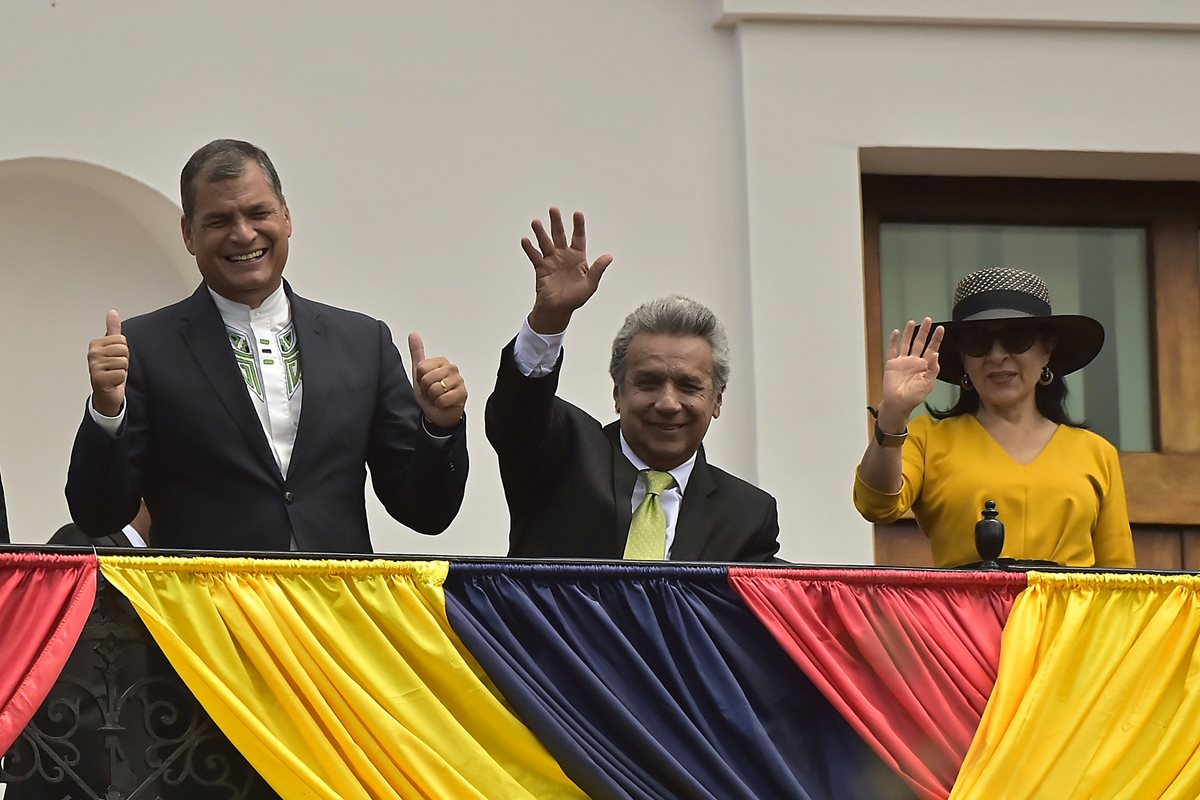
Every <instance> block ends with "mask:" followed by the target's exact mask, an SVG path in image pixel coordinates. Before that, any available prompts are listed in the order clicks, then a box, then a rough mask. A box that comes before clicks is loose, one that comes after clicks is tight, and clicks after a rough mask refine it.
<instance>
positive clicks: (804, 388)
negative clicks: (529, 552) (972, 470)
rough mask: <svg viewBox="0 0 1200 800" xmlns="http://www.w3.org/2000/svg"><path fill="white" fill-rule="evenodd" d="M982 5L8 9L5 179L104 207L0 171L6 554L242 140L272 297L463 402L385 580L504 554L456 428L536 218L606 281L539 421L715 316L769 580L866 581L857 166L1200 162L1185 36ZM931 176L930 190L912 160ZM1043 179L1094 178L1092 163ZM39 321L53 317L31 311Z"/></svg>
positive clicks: (727, 420)
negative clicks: (191, 201)
mask: <svg viewBox="0 0 1200 800" xmlns="http://www.w3.org/2000/svg"><path fill="white" fill-rule="evenodd" d="M998 5H999V4H996V3H985V2H982V1H981V0H959V2H954V3H947V2H942V1H940V0H911V2H906V3H885V4H881V3H879V2H868V0H843V2H838V3H830V2H820V1H818V0H726V2H716V1H715V0H714V1H713V2H710V3H707V4H706V3H697V2H695V1H694V0H656V2H644V1H639V0H613V1H612V2H605V3H595V2H584V1H583V0H572V1H570V2H550V0H515V1H514V2H508V3H502V4H501V3H485V2H465V1H463V0H460V1H459V2H439V3H420V2H403V3H388V2H382V0H376V1H375V2H360V3H356V4H343V5H342V6H339V7H338V10H337V11H336V12H334V11H332V10H331V8H332V7H329V6H326V5H321V4H298V3H283V2H266V1H265V0H248V1H243V2H232V1H231V0H219V1H218V2H211V3H203V4H201V3H191V4H184V3H161V2H157V3H156V2H149V0H118V1H117V2H110V3H88V2H83V0H54V2H49V1H47V0H43V2H36V3H35V2H26V0H18V2H13V3H4V4H2V5H0V75H3V76H4V77H3V78H2V79H0V109H3V112H2V113H3V120H4V124H3V129H2V130H3V133H2V135H0V162H4V161H6V160H9V159H27V158H31V157H44V158H51V159H61V160H65V161H67V162H70V161H77V162H83V163H85V164H90V165H97V166H98V167H101V168H104V169H106V170H112V171H115V172H116V173H120V174H122V175H124V176H128V177H127V178H118V177H111V176H110V177H111V180H101V179H97V180H98V183H97V184H96V185H92V186H90V187H87V188H86V191H82V190H81V191H80V192H79V193H75V192H74V191H73V190H72V189H71V188H70V187H71V186H72V185H74V184H79V183H80V181H81V180H82V179H81V178H79V174H82V173H78V174H76V173H72V171H71V170H70V169H69V168H67V167H62V165H61V164H60V165H59V166H58V167H53V168H51V167H48V166H47V162H19V163H22V164H25V165H26V167H28V166H29V165H30V164H33V165H34V166H35V167H36V166H37V165H39V164H40V165H41V167H40V168H45V169H46V170H47V171H46V172H45V176H44V177H45V180H42V179H38V178H31V177H30V176H29V174H28V172H25V173H21V175H18V174H17V173H16V172H13V171H12V169H10V170H8V171H6V170H5V169H3V168H0V206H2V208H3V210H4V213H3V214H0V253H2V256H0V274H3V275H4V281H5V284H4V285H5V289H6V291H5V292H3V293H2V297H0V314H4V315H5V317H6V319H9V320H10V324H11V321H13V320H16V321H17V323H19V324H20V326H21V329H22V333H21V335H22V336H26V337H28V338H30V339H33V338H34V336H35V334H32V333H29V331H31V330H38V329H39V325H51V326H53V328H54V331H53V335H52V336H51V337H50V338H51V339H52V340H53V341H52V343H51V344H48V345H47V347H46V348H45V349H46V351H47V352H52V353H53V354H54V358H45V359H34V358H30V357H28V356H22V358H23V359H24V360H19V359H16V360H14V359H13V358H11V357H10V359H9V360H8V361H7V362H6V363H5V367H6V369H8V370H9V371H10V373H12V372H14V364H15V365H17V367H16V371H19V373H20V374H19V382H20V385H21V386H24V387H32V386H36V387H38V389H37V391H36V392H34V391H32V390H31V389H29V388H25V389H24V390H20V391H14V389H13V388H12V386H11V385H10V389H9V392H7V393H6V394H7V398H6V399H5V400H4V401H3V403H2V404H0V468H2V470H3V475H4V482H5V486H6V488H7V489H8V494H9V498H8V499H9V514H10V520H11V523H12V525H13V529H14V534H15V537H16V539H18V540H20V541H42V540H44V539H45V537H46V536H47V535H48V534H49V533H50V532H51V531H52V530H53V529H54V528H55V527H57V525H58V524H59V523H60V522H61V521H63V520H65V518H66V510H65V504H64V503H63V501H62V488H61V487H62V482H63V476H64V475H65V469H66V463H67V456H68V446H69V442H70V439H71V436H72V434H73V431H74V428H75V426H76V425H77V424H78V417H79V410H80V406H81V404H82V401H83V396H84V393H85V387H86V372H85V364H84V357H83V354H84V350H85V347H86V343H87V339H88V338H90V336H92V335H95V332H98V331H99V330H100V328H99V326H100V324H101V323H102V318H103V313H104V310H105V309H106V308H108V307H110V306H116V307H118V308H120V309H122V310H123V311H126V312H127V313H130V312H136V311H142V310H146V309H148V308H151V307H154V306H156V305H159V304H162V303H166V302H169V301H172V300H174V299H177V298H178V297H181V296H182V295H183V294H185V293H187V292H188V291H190V289H191V288H192V286H193V285H194V281H195V277H194V274H192V273H190V272H189V269H191V265H190V264H189V263H188V259H187V256H186V253H185V251H184V250H183V248H182V245H181V244H179V245H175V244H173V243H174V242H175V241H176V238H177V231H176V227H175V225H176V223H175V221H174V220H173V219H172V217H173V214H174V213H175V211H174V210H173V209H172V208H171V207H170V206H169V203H168V201H170V202H175V200H176V196H177V186H176V184H177V180H178V173H179V169H180V167H181V166H182V163H183V161H184V160H185V159H186V158H187V156H188V155H189V154H190V153H191V152H192V151H193V150H194V149H195V148H196V147H198V146H199V145H201V144H203V143H204V142H206V141H208V140H209V139H212V138H216V137H219V136H235V137H239V138H247V139H250V140H253V141H256V142H258V143H259V144H261V145H263V146H264V147H266V148H267V149H268V151H269V152H270V153H271V155H272V156H273V158H274V159H275V161H276V164H277V166H278V167H279V169H280V171H281V174H282V177H283V183H284V189H285V191H286V193H287V196H288V199H289V204H290V206H291V210H292V213H293V218H294V220H295V223H296V232H295V236H294V237H293V242H292V250H291V262H290V264H289V266H288V273H287V274H288V276H289V278H290V279H291V280H292V282H293V285H294V286H295V288H296V289H297V291H299V292H300V293H302V294H306V295H308V296H311V297H314V298H319V299H321V300H324V301H327V302H332V303H335V304H339V305H344V306H347V307H352V308H357V309H360V310H363V311H366V312H368V313H371V314H374V315H376V316H379V317H381V318H383V319H385V320H387V321H388V322H389V323H391V325H392V327H393V330H394V332H395V333H396V335H397V338H398V339H400V340H402V339H403V336H404V334H405V333H406V332H407V331H408V330H410V329H416V330H419V331H421V333H422V334H424V336H425V339H426V342H427V344H428V346H429V347H430V349H431V351H441V352H444V353H446V354H447V355H449V356H451V357H452V358H454V359H455V360H456V361H457V362H458V363H459V365H460V366H461V368H462V370H463V372H464V374H465V375H466V377H467V379H468V382H469V386H470V388H471V401H470V403H469V406H468V410H469V416H470V426H471V440H470V444H471V455H472V461H473V464H472V474H471V480H470V484H469V486H468V494H467V501H466V505H465V507H464V510H463V513H462V514H461V516H460V517H459V519H458V520H457V521H456V522H455V524H454V525H453V527H452V528H451V530H450V531H449V532H447V533H446V534H444V535H443V536H441V537H439V538H437V539H425V538H423V537H420V536H417V535H415V534H411V533H408V532H406V531H404V530H403V529H401V528H400V527H399V526H397V525H395V524H394V523H391V522H390V520H388V519H387V518H386V516H385V515H383V514H382V512H381V511H380V510H379V509H378V508H374V509H373V512H372V525H373V530H374V536H375V540H376V544H377V546H378V548H379V549H381V550H389V551H398V552H421V553H451V554H453V553H486V554H498V553H502V552H503V551H504V549H505V537H504V531H505V529H506V516H505V509H504V504H503V497H502V493H501V490H500V484H499V479H498V476H497V474H496V466H495V459H494V456H493V455H492V453H491V450H490V448H489V447H488V446H487V443H486V441H485V439H484V437H483V425H482V409H483V403H484V400H485V398H486V396H487V394H488V392H489V391H490V388H491V384H492V379H493V376H494V370H495V363H496V354H497V353H498V351H499V348H500V346H501V345H502V344H503V343H504V342H505V341H507V339H508V338H509V337H510V336H511V335H512V334H513V332H514V331H515V329H516V327H517V325H518V324H519V321H520V319H521V317H522V315H523V314H524V313H525V311H526V310H527V308H528V305H529V303H530V301H531V296H532V295H531V292H532V287H531V281H530V269H529V267H528V265H527V263H526V262H525V259H524V256H523V255H522V253H521V252H520V248H519V246H518V244H517V243H518V240H519V239H520V237H521V236H522V235H524V234H525V232H526V230H527V225H528V221H529V220H530V219H531V218H532V217H533V216H535V215H540V214H544V213H545V208H546V206H547V205H549V204H558V205H561V206H562V207H564V208H566V209H573V208H581V209H583V210H584V211H585V212H587V214H588V219H589V230H590V231H591V233H592V253H593V255H598V254H599V253H601V252H606V251H607V252H611V253H613V254H614V255H615V256H616V257H617V260H616V263H615V264H614V266H613V267H612V269H611V270H609V272H608V276H607V277H606V278H605V283H604V285H603V286H602V287H601V292H600V294H599V295H597V297H596V298H595V299H594V300H593V302H592V304H591V305H590V306H589V307H588V308H587V309H585V310H584V311H583V312H582V313H581V314H580V315H578V317H577V318H576V321H575V323H574V324H573V327H572V330H571V334H570V337H569V340H568V361H567V366H566V371H565V374H564V380H563V392H564V394H565V396H567V397H569V398H570V399H572V400H573V401H575V402H576V403H578V404H580V405H583V406H585V407H586V408H588V409H589V410H591V411H593V412H594V413H595V414H597V415H598V416H600V417H602V418H608V416H609V415H610V413H611V401H610V393H611V387H610V386H609V383H608V380H607V377H606V374H605V365H606V363H607V347H608V342H609V340H610V338H611V335H612V333H613V332H614V331H615V329H616V327H617V326H618V324H619V322H620V320H621V318H622V317H623V315H624V314H625V313H626V312H627V311H628V310H629V309H630V308H632V307H633V306H634V305H636V304H637V303H638V302H640V301H641V300H643V299H645V298H647V297H650V296H653V295H657V294H663V293H667V292H675V291H681V292H685V293H688V294H691V295H693V296H695V297H697V298H699V299H701V300H703V301H705V302H707V303H709V304H710V305H712V306H713V307H714V308H715V309H716V310H717V311H718V313H719V314H720V315H721V316H722V317H723V319H724V320H725V322H726V324H727V326H728V328H729V332H730V335H731V338H732V340H733V344H734V358H735V361H734V376H733V383H732V384H731V387H730V390H729V392H728V395H727V397H726V404H725V409H724V413H723V414H722V416H721V419H720V420H719V421H718V422H717V423H716V424H715V425H714V427H713V429H712V431H711V433H710V435H709V439H708V449H709V453H710V458H711V460H712V461H713V462H715V463H718V464H720V465H722V466H724V467H726V468H728V469H730V470H731V471H733V472H735V473H738V474H742V475H744V476H746V477H748V478H749V479H751V480H758V481H759V482H761V483H762V484H763V485H764V486H765V487H766V488H768V489H769V490H771V491H772V492H773V493H775V494H776V495H777V496H778V497H779V500H780V507H781V513H782V520H783V525H784V534H783V539H782V541H783V550H782V554H783V555H784V556H785V557H788V558H791V559H796V560H806V561H823V562H842V563H854V562H867V561H870V560H871V547H870V532H869V528H868V526H866V525H865V524H864V523H863V522H862V521H861V520H860V519H858V517H857V515H856V514H855V513H854V511H853V509H852V507H851V505H850V501H849V491H850V476H851V471H852V469H853V466H854V464H855V463H856V461H857V459H858V456H859V454H860V452H861V448H862V445H863V439H864V434H865V427H866V426H865V417H864V412H863V410H862V406H863V405H864V404H865V402H866V401H867V400H868V398H867V397H866V391H865V385H866V382H865V374H864V365H863V359H864V343H863V306H862V277H861V276H862V253H861V238H862V234H861V219H860V214H861V210H860V205H859V190H858V186H859V183H858V179H859V159H860V149H862V148H870V150H869V151H868V160H872V161H873V162H874V163H876V164H882V165H885V166H886V165H889V164H890V165H892V166H893V167H894V166H895V164H896V163H905V160H906V159H907V163H923V164H931V163H939V164H943V165H946V164H950V165H952V166H950V167H949V168H948V169H949V171H951V172H953V171H956V170H957V169H958V167H955V166H953V164H965V165H966V166H965V167H963V169H964V170H966V171H970V169H971V165H972V164H973V163H976V162H975V160H974V159H973V158H972V156H971V152H972V151H977V150H980V149H983V150H998V151H1040V153H1039V155H1038V156H1037V158H1034V157H1032V156H1031V157H1030V158H1029V159H1027V160H1026V161H1025V162H1023V161H1022V156H1021V155H1020V153H1019V152H1018V153H1016V154H1015V155H1014V154H1013V153H1011V152H1009V153H1007V156H1006V158H1007V160H1005V164H1006V166H1005V169H1006V171H1007V172H1009V173H1010V174H1012V173H1016V174H1020V173H1021V171H1022V166H1021V164H1022V163H1028V164H1030V165H1031V166H1029V167H1028V169H1029V170H1031V174H1040V172H1039V169H1040V168H1039V167H1037V166H1036V164H1037V163H1039V160H1040V163H1041V164H1043V165H1044V164H1045V163H1046V159H1047V158H1049V159H1051V160H1053V155H1052V154H1053V152H1054V151H1074V152H1076V153H1078V152H1084V153H1085V154H1086V153H1088V152H1090V151H1094V152H1096V153H1102V154H1110V153H1142V152H1149V153H1158V154H1165V155H1160V156H1158V157H1157V160H1156V161H1155V162H1154V163H1155V165H1156V170H1157V172H1156V174H1155V176H1159V177H1166V176H1169V175H1170V173H1171V164H1173V163H1174V162H1173V159H1176V158H1178V159H1180V163H1185V164H1186V165H1187V168H1188V169H1189V170H1190V173H1191V174H1192V175H1194V174H1196V169H1195V167H1196V160H1195V157H1194V156H1191V157H1189V158H1187V159H1183V158H1182V157H1181V156H1179V155H1176V154H1184V153H1187V154H1194V153H1196V152H1197V151H1198V145H1197V143H1198V142H1200V135H1198V134H1200V112H1198V111H1197V110H1196V109H1195V107H1194V105H1192V104H1190V103H1189V98H1190V95H1191V92H1190V91H1189V90H1190V89H1191V88H1192V84H1193V83H1194V82H1195V81H1196V80H1197V78H1196V76H1197V75H1200V47H1198V46H1197V45H1198V44H1200V41H1197V36H1198V34H1197V33H1196V31H1197V29H1200V15H1197V14H1196V13H1195V12H1194V11H1192V10H1191V9H1190V6H1189V5H1188V4H1183V3H1176V2H1164V3H1157V4H1154V7H1153V8H1150V9H1147V10H1145V11H1144V13H1142V12H1137V11H1135V10H1131V9H1133V8H1134V7H1133V6H1131V5H1130V4H1128V3H1114V2H1108V0H1106V1H1105V2H1100V3H1096V2H1091V3H1084V2H1079V0H1045V1H1044V2H1036V3H1032V2H1023V3H1017V4H1006V5H1005V6H1003V7H1002V8H998ZM715 25H716V26H715ZM934 151H936V152H953V154H954V158H942V159H941V160H940V161H939V160H938V158H934V159H932V160H931V159H929V158H925V159H922V158H921V157H920V154H921V153H928V152H934ZM1047 151H1048V152H1049V153H1050V154H1051V155H1049V156H1048V155H1047ZM914 154H916V155H914ZM893 155H894V156H895V157H893ZM983 162H988V163H994V162H995V159H992V160H991V161H990V162H989V159H987V158H983V159H981V160H980V163H983ZM54 163H59V162H54ZM1071 163H1072V164H1073V165H1074V166H1073V167H1072V170H1073V172H1072V174H1085V175H1093V174H1094V175H1096V176H1102V175H1105V174H1107V173H1108V171H1109V170H1112V173H1113V174H1116V173H1117V172H1119V170H1118V169H1117V166H1116V165H1117V164H1118V161H1114V160H1112V159H1111V157H1109V156H1107V155H1104V156H1096V157H1093V158H1083V159H1082V160H1081V159H1080V157H1078V156H1072V160H1071ZM1121 163H1124V164H1126V166H1127V162H1121ZM2 166H3V165H2V163H0V167H2ZM13 169H15V168H13ZM22 169H25V167H22ZM80 169H81V170H83V172H84V173H87V170H86V169H85V168H80ZM64 170H65V173H66V174H68V175H71V174H73V175H74V176H73V177H64ZM1081 171H1082V173H1081ZM88 174H92V175H93V176H95V175H98V174H102V173H88ZM1121 174H1122V175H1124V176H1128V170H1125V171H1124V172H1122V173H1121ZM22 181H24V182H22ZM72 181H73V182H74V184H73V183H72ZM83 182H84V183H86V181H83ZM139 183H140V184H144V187H142V188H139ZM39 187H40V188H39ZM155 193H157V197H156V196H155ZM27 197H28V198H33V199H37V198H41V199H40V200H38V201H37V202H30V203H25V202H23V199H24V198H27ZM122 197H123V198H124V199H122ZM130 197H135V198H138V199H137V200H136V202H135V201H133V200H130V199H129V198H130ZM106 198H108V200H106ZM110 201H111V202H110ZM164 204H166V205H164ZM108 205H112V206H113V207H112V208H110V209H108V211H104V210H103V209H104V208H106V207H107V206H108ZM135 207H136V208H139V209H141V211H131V210H130V209H132V208H135ZM106 214H107V216H105V215H106ZM89 219H90V220H92V222H93V223H94V222H96V221H97V220H99V221H101V222H104V221H105V220H107V222H105V224H103V225H99V226H97V225H95V224H90V225H84V224H82V220H89ZM49 242H53V243H54V247H49V246H43V245H44V244H45V243H49ZM172 248H175V249H172ZM155 265H157V268H158V270H160V271H157V272H156V271H155ZM45 306H49V307H52V308H53V309H54V313H53V315H52V316H53V320H48V319H44V317H43V316H42V315H38V314H37V313H36V309H38V308H42V307H45ZM31 309H32V310H31ZM51 398H61V400H58V399H55V400H53V401H52V400H51Z"/></svg>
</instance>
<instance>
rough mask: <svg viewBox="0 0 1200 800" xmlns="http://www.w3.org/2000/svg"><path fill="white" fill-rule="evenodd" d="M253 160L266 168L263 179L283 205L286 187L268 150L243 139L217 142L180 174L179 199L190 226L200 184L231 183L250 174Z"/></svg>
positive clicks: (285, 203)
mask: <svg viewBox="0 0 1200 800" xmlns="http://www.w3.org/2000/svg"><path fill="white" fill-rule="evenodd" d="M247 161H253V162H254V163H256V164H258V166H259V167H261V168H262V172H263V176H264V177H265V178H266V179H267V183H269V184H270V185H271V191H273V192H274V193H275V197H276V198H278V200H279V202H280V203H281V204H283V205H285V206H286V205H287V201H286V200H284V199H283V186H282V185H281V184H280V182H279V173H278V172H276V171H275V165H274V164H272V163H271V158H270V157H269V156H268V155H267V153H266V151H265V150H263V149H262V148H261V147H259V146H257V145H253V144H250V142H243V141H241V140H240V139H216V140H214V141H211V142H209V143H208V144H206V145H204V147H201V148H200V149H199V150H197V151H196V152H195V153H192V157H191V158H189V159H188V162H187V163H186V164H184V165H183V172H182V173H181V174H180V175H179V199H180V201H181V203H182V204H183V218H184V219H186V220H187V221H188V224H189V225H190V224H191V222H192V212H193V211H195V210H196V184H198V183H199V182H200V180H201V178H203V179H204V180H206V181H227V180H232V179H234V178H240V177H242V176H243V175H245V174H246V162H247Z"/></svg>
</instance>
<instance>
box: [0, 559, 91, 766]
mask: <svg viewBox="0 0 1200 800" xmlns="http://www.w3.org/2000/svg"><path fill="white" fill-rule="evenodd" d="M95 600H96V556H95V555H92V554H88V555H81V556H65V555H49V554H42V553H0V631H2V632H3V643H4V644H3V649H2V652H3V657H2V658H0V753H4V752H6V751H7V750H8V748H9V747H11V746H12V744H13V742H15V741H16V739H17V737H18V736H19V735H20V734H21V731H22V730H24V729H25V726H26V725H28V724H29V720H30V719H32V718H33V715H34V713H36V712H37V710H38V707H39V706H40V705H41V704H42V701H43V700H45V699H46V695H47V694H48V693H49V692H50V687H52V686H53V685H54V681H55V680H57V678H58V676H59V673H60V672H62V668H63V665H64V664H66V663H67V657H68V656H70V655H71V650H72V649H73V648H74V647H75V643H76V642H77V641H78V640H79V634H80V633H81V632H82V631H83V625H84V623H85V622H86V621H87V618H88V615H89V614H91V612H92V605H93V603H94V602H95Z"/></svg>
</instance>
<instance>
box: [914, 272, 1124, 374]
mask: <svg viewBox="0 0 1200 800" xmlns="http://www.w3.org/2000/svg"><path fill="white" fill-rule="evenodd" d="M951 316H952V317H953V318H952V319H951V320H949V321H947V322H939V323H937V325H942V326H944V327H945V328H946V338H945V339H944V340H943V342H942V348H941V352H940V354H939V357H938V362H939V364H940V365H941V370H940V371H939V372H938V380H943V381H946V382H947V383H958V382H959V381H961V380H962V376H963V363H962V356H961V355H960V354H959V352H958V348H957V347H955V344H954V336H955V333H956V332H957V331H962V330H965V329H967V328H972V327H980V326H988V325H995V324H996V323H997V322H998V321H1003V322H1004V323H1005V324H1015V325H1034V326H1036V327H1037V328H1039V329H1041V330H1044V331H1045V332H1046V333H1048V334H1050V335H1051V336H1053V337H1054V351H1053V352H1052V353H1051V354H1050V369H1052V370H1053V371H1054V373H1055V374H1056V375H1066V374H1068V373H1071V372H1074V371H1075V370H1077V369H1082V368H1083V367H1086V366H1087V365H1088V364H1089V363H1091V360H1092V359H1093V358H1095V357H1096V354H1097V353H1099V352H1100V348H1101V347H1103V346H1104V326H1103V325H1101V324H1100V323H1099V322H1097V321H1096V320H1094V319H1092V318H1091V317H1085V316H1082V315H1081V314H1055V313H1054V312H1053V311H1051V309H1050V292H1049V291H1047V290H1046V284H1045V282H1043V281H1042V279H1041V278H1039V277H1038V276H1037V275H1034V274H1033V273H1032V272H1026V271H1025V270H1022V269H1011V268H1009V267H989V268H987V269H981V270H977V271H975V272H972V273H971V274H970V275H967V276H966V277H965V278H963V279H962V280H961V281H959V282H958V286H957V287H955V289H954V310H953V312H951ZM935 327H936V326H935Z"/></svg>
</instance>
